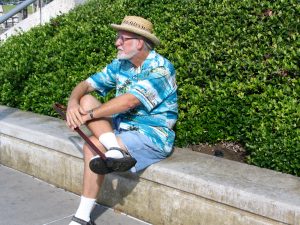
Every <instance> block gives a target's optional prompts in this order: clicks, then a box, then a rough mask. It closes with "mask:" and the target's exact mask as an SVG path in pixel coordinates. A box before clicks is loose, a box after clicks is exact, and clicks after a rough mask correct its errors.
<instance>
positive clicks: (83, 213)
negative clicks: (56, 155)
mask: <svg viewBox="0 0 300 225" xmlns="http://www.w3.org/2000/svg"><path fill="white" fill-rule="evenodd" d="M80 105H81V107H83V109H84V110H86V111H88V110H90V109H93V108H96V107H99V106H100V105H101V103H100V102H99V101H98V100H97V99H96V98H94V97H93V96H91V95H86V96H84V97H83V98H82V99H81V101H80ZM87 126H88V128H89V129H90V130H91V132H92V133H93V136H92V137H90V139H91V141H92V142H93V143H94V144H95V145H96V146H97V147H98V148H99V150H100V151H102V152H105V151H106V148H105V146H104V145H103V144H101V143H100V142H99V140H98V138H99V136H101V135H102V134H105V133H112V132H113V129H112V125H111V121H110V118H105V119H98V120H93V121H90V122H89V123H88V124H87ZM83 153H84V174H83V191H82V196H81V202H80V205H79V207H78V209H77V211H76V214H75V217H76V218H79V219H82V220H84V221H87V222H88V221H89V220H90V213H91V211H92V210H93V206H94V203H95V201H96V199H97V196H98V193H99V191H100V188H101V185H102V182H103V179H104V175H98V174H95V173H94V172H92V171H91V170H90V167H89V163H90V160H91V158H93V157H95V156H96V153H95V152H94V151H93V150H92V149H91V148H90V147H89V146H88V145H87V144H85V145H84V147H83ZM78 224H79V223H77V222H75V221H72V222H71V223H70V225H78Z"/></svg>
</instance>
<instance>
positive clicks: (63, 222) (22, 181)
mask: <svg viewBox="0 0 300 225" xmlns="http://www.w3.org/2000/svg"><path fill="white" fill-rule="evenodd" d="M79 201H80V197H79V196H78V195H75V194H73V193H71V192H67V191H65V190H63V189H60V188H57V187H55V186H53V185H49V184H48V183H45V182H43V181H41V180H39V179H36V178H34V177H32V176H29V175H27V174H24V173H21V172H19V171H16V170H13V169H11V168H9V167H5V166H3V165H0V225H67V224H69V222H70V219H71V217H72V216H73V214H74V213H75V211H76V209H77V207H78V204H79ZM93 217H94V218H95V222H96V224H97V225H100V224H104V225H146V224H149V223H145V222H143V221H141V220H137V219H135V218H133V217H130V216H127V215H125V214H123V213H120V212H116V211H114V210H113V209H110V208H107V207H104V206H101V205H96V207H95V209H94V211H93Z"/></svg>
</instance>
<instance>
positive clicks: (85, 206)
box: [69, 196, 96, 225]
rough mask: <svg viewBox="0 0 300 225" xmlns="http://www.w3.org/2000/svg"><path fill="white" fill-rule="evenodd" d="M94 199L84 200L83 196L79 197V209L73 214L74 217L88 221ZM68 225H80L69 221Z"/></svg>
mask: <svg viewBox="0 0 300 225" xmlns="http://www.w3.org/2000/svg"><path fill="white" fill-rule="evenodd" d="M95 202H96V199H93V198H86V197H84V196H81V200H80V204H79V207H78V209H77V211H76V213H75V217H77V218H79V219H82V220H84V221H87V222H88V221H90V220H91V219H90V214H91V212H92V210H93V208H94V205H95ZM69 225H80V224H79V223H76V222H74V221H71V223H70V224H69Z"/></svg>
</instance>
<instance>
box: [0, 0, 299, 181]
mask: <svg viewBox="0 0 300 225" xmlns="http://www.w3.org/2000/svg"><path fill="white" fill-rule="evenodd" d="M299 14H300V5H299V4H298V3H297V0H292V1H267V0H263V1H253V0H244V1H234V0H227V1H225V0H222V1H221V0H218V1H211V0H189V1H187V0H172V1H171V0H160V1H156V0H151V1H150V0H130V1H129V0H115V1H108V0H101V1H100V0H91V1H89V2H87V4H85V5H83V6H79V7H77V8H76V9H75V10H73V11H72V12H70V13H69V14H67V15H64V16H60V17H57V18H55V19H53V20H52V21H51V22H50V23H48V24H46V25H45V26H42V27H37V28H34V29H32V30H31V31H29V32H27V33H24V34H22V35H19V36H16V37H12V38H9V40H7V41H6V42H5V43H3V44H2V45H1V47H0V57H1V62H0V67H1V71H0V90H1V96H0V104H4V105H8V106H12V107H18V108H20V109H24V110H30V111H33V112H38V113H43V114H46V115H54V112H53V110H52V109H51V104H52V103H53V102H56V101H59V102H62V103H66V102H67V98H68V96H69V95H70V92H71V90H72V88H73V87H74V86H75V85H76V83H78V82H79V81H81V80H83V79H85V78H86V77H88V76H89V75H90V74H92V73H93V72H95V71H97V70H99V69H101V68H102V67H103V66H104V65H106V64H107V63H108V62H110V61H111V60H112V59H113V58H114V56H115V53H116V52H115V49H114V46H113V37H114V31H113V30H112V29H111V28H110V27H109V24H110V23H119V22H120V21H121V20H122V18H123V17H124V16H125V15H140V16H143V17H146V18H148V19H150V20H152V21H153V22H154V23H155V26H156V34H157V36H159V37H160V38H161V41H162V45H161V46H159V47H158V48H157V51H158V52H159V53H161V54H162V55H164V56H166V57H167V58H169V59H170V60H171V61H172V62H173V63H174V65H175V67H176V70H177V81H178V86H179V88H178V94H179V108H180V114H179V121H178V123H177V125H176V134H177V138H176V145H177V146H186V145H190V144H198V143H204V142H208V143H217V142H220V141H231V142H239V143H241V144H243V145H244V146H245V148H246V149H247V151H248V163H251V164H254V165H257V166H261V167H266V168H270V169H274V170H278V171H282V172H285V173H290V174H294V175H297V176H299V175H300V146H299V142H300V128H299V118H300V109H299V93H300V88H299V87H300V85H299V65H300V60H299V57H300V50H299V49H300V48H299V47H300V36H299V29H300V26H299V24H300V23H299V22H300V21H299V20H300V19H299V18H300V17H299Z"/></svg>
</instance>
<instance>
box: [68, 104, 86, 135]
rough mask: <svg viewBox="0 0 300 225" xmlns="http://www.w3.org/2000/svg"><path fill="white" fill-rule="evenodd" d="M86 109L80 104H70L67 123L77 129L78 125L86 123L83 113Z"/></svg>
mask: <svg viewBox="0 0 300 225" xmlns="http://www.w3.org/2000/svg"><path fill="white" fill-rule="evenodd" d="M83 113H84V110H83V109H82V108H81V107H80V106H79V105H76V106H70V107H68V109H67V114H66V116H67V125H68V126H69V127H70V128H71V129H73V130H74V129H75V128H76V127H80V126H81V125H82V124H84V123H85V120H84V118H83V115H85V114H86V113H85V114H83Z"/></svg>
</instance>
